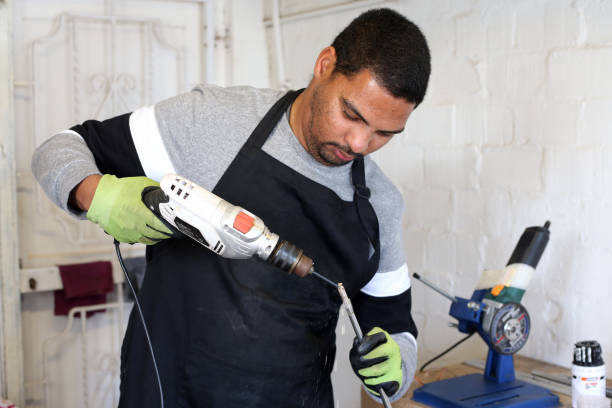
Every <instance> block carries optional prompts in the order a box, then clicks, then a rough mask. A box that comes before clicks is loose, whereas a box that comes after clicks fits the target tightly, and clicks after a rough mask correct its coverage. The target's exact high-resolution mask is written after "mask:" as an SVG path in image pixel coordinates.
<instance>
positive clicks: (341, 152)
mask: <svg viewBox="0 0 612 408" xmlns="http://www.w3.org/2000/svg"><path fill="white" fill-rule="evenodd" d="M332 151H333V153H334V155H335V156H336V157H337V158H338V159H340V160H341V161H343V162H349V161H351V160H354V159H355V156H352V155H350V154H348V153H346V152H345V151H344V150H341V149H339V148H337V147H336V146H332Z"/></svg>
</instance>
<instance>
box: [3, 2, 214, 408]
mask: <svg viewBox="0 0 612 408" xmlns="http://www.w3.org/2000/svg"><path fill="white" fill-rule="evenodd" d="M211 3H212V2H207V1H205V0H202V1H197V0H191V1H171V0H157V1H149V0H133V1H114V2H113V1H108V0H107V1H65V0H64V1H55V0H21V1H18V2H14V3H13V5H14V6H13V8H14V72H15V85H16V86H15V99H14V106H15V118H16V119H15V134H16V167H17V186H18V208H19V247H20V260H21V268H22V269H23V270H26V271H27V270H32V268H48V267H53V266H54V265H61V264H71V263H82V262H89V261H95V260H112V261H113V262H116V261H115V255H114V248H113V245H112V240H111V239H109V237H108V236H107V235H105V234H104V233H103V232H101V231H100V230H99V229H98V228H97V227H96V226H95V225H94V224H92V223H89V222H81V221H78V220H75V219H72V218H71V217H69V216H68V215H66V214H65V213H63V212H62V211H61V210H59V209H58V208H56V207H55V206H54V205H53V204H52V203H51V202H50V200H49V199H48V198H47V197H46V196H45V194H44V193H43V191H42V189H41V188H40V187H39V186H38V185H37V183H36V181H35V180H34V178H33V176H32V173H31V171H30V161H31V157H32V153H33V151H34V149H35V148H36V146H38V145H40V144H41V143H42V142H44V141H45V140H46V139H47V138H49V137H50V136H52V135H53V134H54V133H56V132H58V131H61V130H64V129H67V128H69V127H71V126H73V125H75V124H77V123H81V122H83V121H85V120H87V119H98V120H103V119H105V118H109V117H112V116H116V115H119V114H122V113H126V112H130V111H132V110H134V109H136V108H138V107H140V106H143V105H147V104H152V103H154V102H156V101H159V100H162V99H164V98H167V97H170V96H173V95H176V94H178V93H181V92H184V91H187V90H189V89H190V88H192V87H193V86H194V85H195V84H196V83H199V82H203V81H206V80H209V81H210V80H211V79H212V69H211V66H212V61H211V57H210V56H211V54H210V52H208V54H207V48H206V42H207V40H208V41H209V42H212V41H210V40H211V39H212V35H208V36H207V35H206V33H207V30H206V29H207V28H209V29H212V24H211V22H212V18H211V16H212V12H207V11H208V10H207V7H209V4H211ZM207 18H208V21H207ZM211 48H212V47H211ZM208 51H210V49H208ZM207 63H208V67H207ZM123 251H124V256H127V257H129V256H139V255H142V254H143V247H142V246H139V245H134V246H125V247H124V249H123ZM113 269H114V275H115V276H114V277H115V281H117V282H121V281H122V275H121V271H120V269H119V268H118V265H117V264H116V263H115V264H114V268H113ZM23 273H25V272H24V271H22V274H23ZM56 278H57V276H56ZM44 279H46V278H44V277H43V276H42V275H41V276H40V280H41V281H42V280H44ZM37 283H38V285H37V287H38V288H40V287H41V286H45V284H46V283H45V282H37ZM47 283H48V282H47ZM32 286H34V284H32ZM51 286H52V285H51ZM28 290H29V289H28ZM117 298H118V296H117V293H115V294H111V295H109V301H110V302H113V301H115V300H116V299H117ZM53 301H54V297H53V292H52V291H40V290H35V291H33V292H32V293H24V295H23V296H22V322H23V339H24V345H23V347H24V374H25V382H26V384H25V390H24V392H25V398H26V404H25V406H26V407H28V406H32V407H34V406H36V407H40V406H47V407H112V406H116V405H117V398H118V378H119V376H118V372H119V371H118V369H119V360H118V358H119V348H120V345H121V338H122V334H123V327H124V324H125V319H124V318H123V316H124V314H123V313H125V312H126V311H127V310H123V309H124V308H123V307H119V308H116V309H109V312H107V313H103V314H98V315H95V316H93V317H91V318H89V319H86V327H84V326H83V325H82V323H83V322H82V321H80V320H75V324H73V327H72V328H68V329H67V332H66V333H65V335H63V336H60V337H56V336H58V335H60V334H61V333H62V332H63V331H64V329H66V327H67V326H66V324H67V322H68V320H67V318H66V317H56V316H54V315H53ZM126 307H127V309H129V305H128V306H126ZM120 312H122V313H120ZM81 329H84V330H83V332H81ZM43 354H44V358H43Z"/></svg>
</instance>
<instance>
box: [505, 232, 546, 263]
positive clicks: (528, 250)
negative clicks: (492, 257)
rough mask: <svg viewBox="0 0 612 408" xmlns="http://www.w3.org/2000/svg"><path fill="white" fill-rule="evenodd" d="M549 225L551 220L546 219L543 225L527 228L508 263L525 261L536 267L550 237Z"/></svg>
mask: <svg viewBox="0 0 612 408" xmlns="http://www.w3.org/2000/svg"><path fill="white" fill-rule="evenodd" d="M549 226H550V221H546V223H545V224H544V226H542V227H529V228H527V229H525V231H524V232H523V235H521V239H519V242H518V244H516V248H514V252H512V256H510V260H509V261H508V264H507V265H511V264H515V263H523V264H527V265H530V266H531V267H533V268H534V269H535V268H536V266H538V262H540V258H541V257H542V254H543V253H544V250H545V249H546V244H548V239H549V238H550V231H549V230H548V227H549Z"/></svg>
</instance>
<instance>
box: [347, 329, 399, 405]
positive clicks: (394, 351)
mask: <svg viewBox="0 0 612 408" xmlns="http://www.w3.org/2000/svg"><path fill="white" fill-rule="evenodd" d="M350 360H351V365H352V366H353V370H354V371H355V374H357V376H358V377H359V379H361V381H362V382H363V384H364V385H365V386H366V388H367V389H368V391H370V392H371V393H372V394H374V395H376V396H380V392H379V390H380V389H381V388H382V389H383V390H384V391H385V393H386V394H387V396H391V395H393V394H395V393H396V392H397V390H399V389H400V387H401V386H402V382H403V380H404V379H403V375H402V356H401V354H400V349H399V346H398V345H397V343H396V342H395V340H393V339H392V338H391V336H389V333H387V332H386V331H384V330H383V329H381V328H380V327H375V328H373V329H372V330H370V332H369V333H368V334H367V335H366V336H363V338H362V339H361V341H359V340H357V338H355V341H353V347H352V348H351V352H350Z"/></svg>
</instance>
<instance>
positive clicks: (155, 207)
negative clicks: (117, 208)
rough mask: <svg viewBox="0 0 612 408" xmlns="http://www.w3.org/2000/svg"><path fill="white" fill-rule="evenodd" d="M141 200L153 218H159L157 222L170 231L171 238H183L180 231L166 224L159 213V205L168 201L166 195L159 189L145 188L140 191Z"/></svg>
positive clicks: (154, 187) (166, 221)
mask: <svg viewBox="0 0 612 408" xmlns="http://www.w3.org/2000/svg"><path fill="white" fill-rule="evenodd" d="M141 198H142V202H143V203H144V204H145V205H146V206H147V208H148V209H149V210H151V212H152V213H153V214H155V216H156V217H157V218H159V220H160V221H161V222H163V223H164V225H165V226H166V227H167V228H168V229H169V230H170V231H172V236H171V238H180V237H182V236H183V234H181V233H180V231H179V230H178V229H176V227H175V226H174V225H172V224H171V223H170V222H168V220H166V219H165V218H164V216H163V215H162V214H161V211H160V210H159V205H160V204H162V203H167V202H169V201H170V198H169V197H168V196H167V195H166V193H164V191H163V190H162V189H161V187H157V186H149V187H145V188H144V189H143V190H142V194H141Z"/></svg>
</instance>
